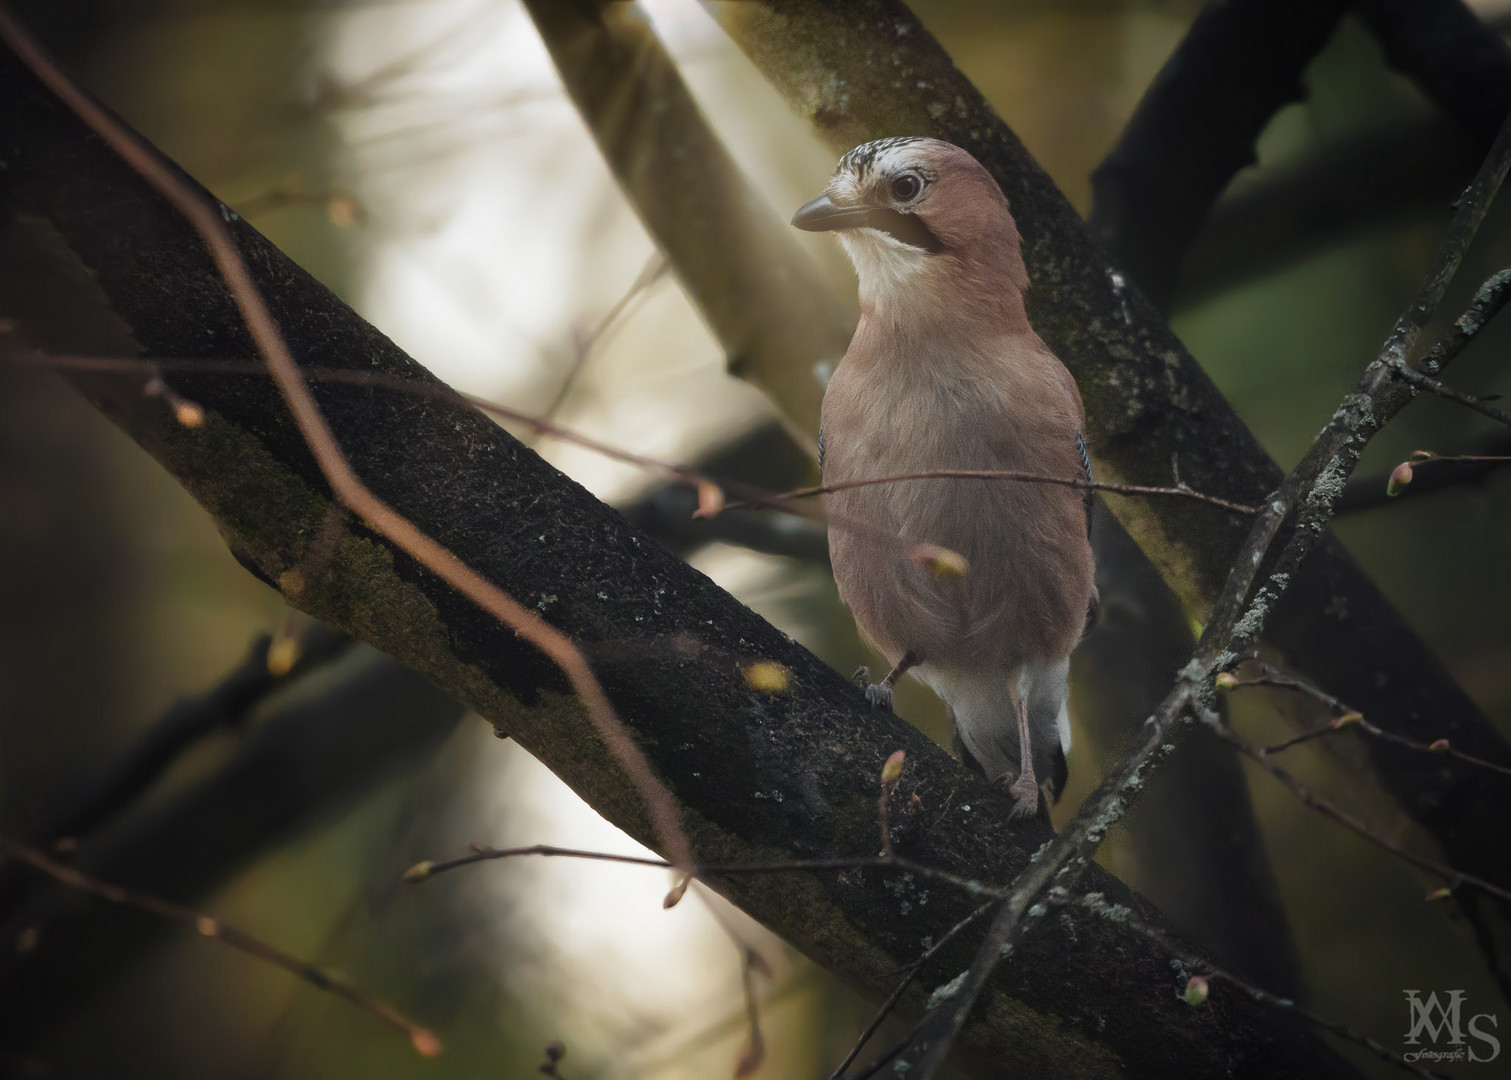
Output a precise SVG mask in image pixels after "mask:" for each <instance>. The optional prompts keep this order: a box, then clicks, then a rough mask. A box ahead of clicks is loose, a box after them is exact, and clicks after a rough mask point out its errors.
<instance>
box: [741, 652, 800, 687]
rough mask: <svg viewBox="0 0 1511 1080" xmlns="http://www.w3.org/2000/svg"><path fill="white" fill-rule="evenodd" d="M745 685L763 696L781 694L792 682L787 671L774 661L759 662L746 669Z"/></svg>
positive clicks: (749, 665)
mask: <svg viewBox="0 0 1511 1080" xmlns="http://www.w3.org/2000/svg"><path fill="white" fill-rule="evenodd" d="M744 675H745V685H746V686H748V687H750V688H751V689H752V690H755V691H758V692H760V693H762V694H780V693H781V692H782V691H783V690H786V689H787V687H788V685H789V684H790V682H791V678H790V677H789V675H788V673H787V669H786V668H785V667H783V666H782V665H781V664H778V663H777V662H776V661H774V660H757V661H756V662H755V663H753V664H746V665H745V668H744Z"/></svg>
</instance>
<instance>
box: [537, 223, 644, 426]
mask: <svg viewBox="0 0 1511 1080" xmlns="http://www.w3.org/2000/svg"><path fill="white" fill-rule="evenodd" d="M670 270H671V264H670V263H669V262H667V261H666V256H665V255H663V254H661V252H660V251H659V250H657V251H653V252H652V253H651V257H650V258H649V259H647V260H646V262H645V266H643V267H642V268H641V270H640V273H638V274H636V275H635V280H634V281H632V282H630V287H629V288H628V289H626V290H625V291H624V295H622V296H620V297H619V299H618V300H617V301H615V302H614V306H613V307H611V308H609V310H608V311H607V312H605V313H604V316H603V318H601V319H599V320H598V325H597V326H595V327H593V329H592V330H590V331H588V333H586V334H584V335H581V336H580V337H575V338H574V340H573V342H572V346H573V348H572V352H573V355H572V366H571V367H570V368H569V369H567V373H566V375H565V376H564V377H563V378H562V380H561V385H560V386H558V387H557V388H556V393H555V395H554V396H553V397H552V398H551V403H550V404H549V405H547V406H546V408H545V410H544V411H543V412H542V413H541V414H540V418H541V419H542V420H547V421H549V420H554V419H555V418H556V414H557V413H558V412H560V411H561V407H562V406H563V405H565V404H566V402H567V397H568V396H569V395H570V394H571V393H572V387H574V386H575V385H577V380H578V379H579V378H581V376H582V371H583V368H585V367H586V366H587V363H588V357H589V356H591V355H592V352H593V347H594V346H595V345H597V344H598V342H600V341H601V340H603V335H604V334H606V333H607V332H608V330H609V328H610V327H611V326H613V325H614V324H615V323H616V322H618V321H619V317H620V316H621V315H623V314H624V313H625V312H626V311H627V310H628V309H629V306H630V304H632V303H634V301H635V300H636V299H637V298H638V297H640V296H641V295H642V294H643V293H644V292H645V290H647V289H648V288H650V287H651V286H652V285H653V284H655V283H656V282H657V281H660V280H661V278H663V277H665V276H666V274H667V273H669V272H670Z"/></svg>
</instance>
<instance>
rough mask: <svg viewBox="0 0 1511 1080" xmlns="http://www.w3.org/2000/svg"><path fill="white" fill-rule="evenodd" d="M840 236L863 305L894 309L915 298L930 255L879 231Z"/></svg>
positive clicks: (848, 231)
mask: <svg viewBox="0 0 1511 1080" xmlns="http://www.w3.org/2000/svg"><path fill="white" fill-rule="evenodd" d="M838 235H839V242H840V243H841V244H843V245H844V248H845V254H847V255H849V256H850V261H851V262H852V263H854V264H855V275H856V277H858V278H859V279H860V296H861V300H862V301H863V302H866V303H869V304H873V305H875V306H877V307H895V306H896V305H897V304H899V303H900V302H903V301H904V300H905V299H906V298H907V297H909V296H916V295H917V292H918V289H919V287H920V285H921V284H922V282H921V281H920V280H919V279H920V277H921V276H922V274H923V272H924V269H925V268H926V267H927V266H928V265H929V260H930V259H931V258H932V256H930V255H929V253H928V252H927V251H924V250H923V249H922V248H916V247H914V246H913V245H912V244H904V243H903V242H902V241H901V240H899V239H897V238H896V237H895V236H892V235H890V234H888V233H884V232H882V231H881V230H880V229H847V230H845V231H844V232H841V233H839V234H838Z"/></svg>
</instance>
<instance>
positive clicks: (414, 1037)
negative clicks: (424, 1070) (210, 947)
mask: <svg viewBox="0 0 1511 1080" xmlns="http://www.w3.org/2000/svg"><path fill="white" fill-rule="evenodd" d="M0 852H3V853H4V854H6V855H8V856H10V857H11V858H14V859H20V860H21V861H22V862H24V863H27V864H29V865H30V866H32V867H35V868H36V869H37V870H39V871H41V872H42V873H44V874H46V875H48V876H49V877H51V878H53V879H54V880H56V881H59V882H61V883H63V884H64V885H67V886H69V887H70V888H74V889H79V890H80V891H82V892H87V893H91V894H92V895H94V896H98V897H99V898H100V899H102V900H106V901H109V902H110V903H112V904H117V905H120V906H121V907H129V908H135V909H136V910H137V911H145V912H146V913H147V914H149V915H156V916H157V917H158V918H160V919H167V920H169V921H171V922H177V923H183V924H184V925H185V926H189V927H192V928H193V929H194V930H195V931H196V932H197V933H199V934H200V935H201V936H202V937H207V938H210V939H211V940H212V941H218V942H220V943H221V944H222V945H226V946H228V947H230V948H232V949H235V950H237V951H238V952H242V953H245V954H246V955H248V956H251V957H255V958H256V959H258V960H262V961H265V962H267V963H269V964H272V965H273V966H274V967H280V968H282V969H283V970H284V971H287V972H289V973H290V974H291V975H295V976H297V977H298V978H300V979H303V980H304V981H305V982H307V983H309V984H310V985H311V986H313V987H315V988H316V989H317V990H325V991H328V992H329V993H332V994H335V995H336V996H337V997H340V998H345V999H346V1000H347V1001H349V1002H351V1003H352V1004H353V1005H355V1006H357V1008H359V1009H362V1010H364V1011H365V1012H369V1013H371V1014H372V1015H373V1016H376V1017H377V1018H378V1019H379V1020H381V1021H383V1022H384V1023H385V1024H387V1025H388V1026H389V1027H391V1028H394V1029H395V1030H396V1031H399V1032H401V1033H402V1034H403V1035H404V1036H405V1037H406V1038H407V1039H409V1044H410V1045H411V1046H413V1047H414V1048H415V1050H416V1051H417V1052H418V1053H420V1054H423V1055H424V1056H425V1057H435V1056H437V1055H438V1054H440V1052H441V1049H442V1047H441V1040H440V1039H438V1038H437V1037H436V1035H435V1033H434V1032H433V1031H431V1030H430V1029H429V1028H426V1027H422V1026H420V1025H419V1024H416V1023H415V1022H414V1021H413V1020H410V1019H409V1018H408V1017H407V1016H405V1015H404V1014H403V1013H401V1012H399V1011H398V1010H397V1009H395V1008H394V1007H393V1006H392V1005H388V1004H385V1003H384V1002H381V1001H378V1000H377V999H376V998H372V997H369V996H368V995H367V994H365V993H363V992H362V991H361V990H358V989H357V988H356V987H355V986H353V985H352V984H351V983H349V982H347V981H346V980H345V979H344V978H342V977H341V976H340V975H336V974H334V973H332V972H329V971H325V970H324V969H322V968H318V967H315V966H314V965H313V964H307V963H305V962H304V961H303V960H300V959H298V958H297V957H293V956H290V955H289V954H288V953H286V952H284V951H283V950H281V949H277V948H274V947H273V946H272V945H269V944H268V943H267V942H265V941H262V940H260V939H259V938H255V937H253V936H252V935H251V934H248V933H247V932H246V931H244V930H238V929H236V927H234V926H228V925H227V924H225V923H223V922H221V921H220V920H219V919H217V918H215V917H214V916H213V915H205V914H202V913H200V912H198V911H194V910H193V909H191V908H186V907H183V906H181V905H179V904H171V903H169V902H168V901H166V900H161V899H159V898H157V897H155V896H148V895H146V894H145V893H139V892H133V891H132V890H130V889H125V888H122V887H121V886H119V885H112V884H110V883H109V882H106V881H101V880H100V879H99V878H95V877H91V876H90V875H88V874H85V873H82V872H80V871H78V870H75V869H74V868H73V867H71V866H65V865H64V864H63V863H60V862H58V861H57V860H55V859H51V858H48V857H47V856H46V855H44V854H42V852H40V851H38V850H37V849H36V848H33V847H28V846H27V845H26V844H23V843H20V842H19V841H16V840H12V839H11V838H10V837H8V836H5V835H0Z"/></svg>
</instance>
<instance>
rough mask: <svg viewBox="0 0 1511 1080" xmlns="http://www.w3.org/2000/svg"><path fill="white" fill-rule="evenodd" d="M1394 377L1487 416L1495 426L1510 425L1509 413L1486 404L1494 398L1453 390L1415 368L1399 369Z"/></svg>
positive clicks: (1510, 415) (1510, 414) (1510, 416)
mask: <svg viewBox="0 0 1511 1080" xmlns="http://www.w3.org/2000/svg"><path fill="white" fill-rule="evenodd" d="M1396 377H1397V378H1399V379H1404V380H1405V381H1406V382H1409V383H1411V385H1412V386H1415V387H1416V388H1417V389H1419V390H1426V391H1427V392H1428V393H1432V394H1436V395H1437V396H1438V397H1443V398H1447V399H1448V400H1449V401H1456V402H1458V403H1459V404H1460V405H1463V406H1465V407H1466V408H1470V409H1473V410H1474V411H1475V412H1477V413H1479V414H1481V415H1482V416H1488V417H1489V418H1490V419H1492V420H1494V421H1495V422H1496V423H1497V424H1506V425H1511V413H1506V412H1504V411H1502V410H1500V409H1497V408H1496V407H1495V406H1493V405H1490V404H1488V403H1489V402H1490V401H1493V400H1495V399H1494V398H1486V397H1475V396H1474V395H1473V394H1466V393H1464V392H1463V391H1462V390H1455V389H1454V388H1453V387H1451V386H1448V385H1445V384H1444V383H1441V382H1439V381H1438V380H1437V379H1434V378H1432V376H1430V375H1423V374H1422V373H1421V372H1420V371H1418V370H1416V368H1400V369H1399V370H1397V371H1396Z"/></svg>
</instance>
